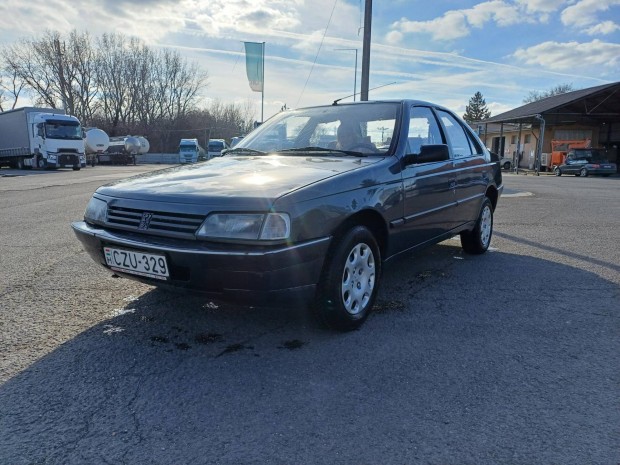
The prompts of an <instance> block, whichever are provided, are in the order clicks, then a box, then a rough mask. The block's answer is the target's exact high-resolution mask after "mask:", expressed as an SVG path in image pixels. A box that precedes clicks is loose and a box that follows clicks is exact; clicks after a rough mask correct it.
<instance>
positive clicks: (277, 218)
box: [196, 213, 291, 241]
mask: <svg viewBox="0 0 620 465" xmlns="http://www.w3.org/2000/svg"><path fill="white" fill-rule="evenodd" d="M290 232H291V220H290V218H289V216H288V215H287V214H286V213H266V214H263V213H214V214H212V215H209V216H208V217H207V219H206V220H205V222H204V223H203V224H202V226H201V227H200V229H199V230H198V232H197V233H196V235H197V236H198V237H205V238H206V237H218V238H222V239H247V240H265V241H273V240H280V239H287V238H288V237H289V235H290Z"/></svg>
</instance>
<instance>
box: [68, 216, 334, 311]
mask: <svg viewBox="0 0 620 465" xmlns="http://www.w3.org/2000/svg"><path fill="white" fill-rule="evenodd" d="M71 227H72V228H73V231H74V232H75V234H76V236H77V238H78V239H79V240H80V242H82V245H83V246H84V248H85V250H86V251H87V252H88V254H89V255H90V256H91V257H92V258H93V260H95V261H96V262H97V263H99V264H101V265H102V266H103V267H105V268H107V269H110V267H109V266H108V265H107V264H106V261H105V257H104V255H103V247H105V246H109V247H119V248H122V249H127V250H133V251H136V252H146V253H156V254H163V255H165V256H166V260H167V263H168V268H169V270H170V279H169V280H167V281H160V280H158V279H153V278H148V277H142V276H137V275H133V274H128V273H121V272H118V271H112V270H110V271H111V272H112V273H115V274H117V275H120V276H123V277H127V278H131V279H135V280H137V281H140V282H144V283H146V284H151V285H154V286H158V287H172V288H177V289H178V288H180V289H187V290H191V291H196V292H200V293H204V294H207V295H209V296H211V297H212V298H214V299H217V300H222V301H227V302H233V303H242V304H250V305H274V304H276V305H277V304H291V303H295V304H308V303H310V302H311V300H312V299H313V297H314V294H315V289H316V285H317V283H318V281H319V279H320V276H321V271H322V268H323V262H324V260H325V256H326V254H327V250H328V247H329V244H330V240H331V238H330V237H324V238H320V239H316V240H312V241H308V242H304V243H301V244H295V245H283V246H279V247H276V248H261V249H258V248H256V247H244V248H239V247H234V246H229V247H223V246H222V245H221V244H220V245H217V246H214V245H210V244H209V243H206V242H198V241H195V242H194V241H191V242H189V241H182V240H177V239H167V238H159V237H153V236H144V235H140V234H134V233H127V232H120V231H113V230H108V229H104V228H101V227H97V226H92V225H89V224H87V223H86V222H83V221H79V222H75V223H72V224H71Z"/></svg>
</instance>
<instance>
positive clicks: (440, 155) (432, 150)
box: [404, 144, 450, 165]
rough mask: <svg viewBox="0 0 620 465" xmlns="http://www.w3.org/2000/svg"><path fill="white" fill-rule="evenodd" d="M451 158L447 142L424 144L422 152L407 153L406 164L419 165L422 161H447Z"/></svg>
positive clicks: (421, 148)
mask: <svg viewBox="0 0 620 465" xmlns="http://www.w3.org/2000/svg"><path fill="white" fill-rule="evenodd" d="M449 159H450V151H449V150H448V146H447V145H446V144H437V145H423V146H421V147H420V153H410V154H407V155H405V157H404V161H405V165H418V164H420V163H433V162H438V161H447V160H449Z"/></svg>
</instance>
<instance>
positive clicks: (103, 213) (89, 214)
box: [84, 197, 108, 223]
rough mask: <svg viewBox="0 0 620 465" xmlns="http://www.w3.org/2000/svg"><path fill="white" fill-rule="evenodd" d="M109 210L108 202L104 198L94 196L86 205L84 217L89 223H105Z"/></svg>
mask: <svg viewBox="0 0 620 465" xmlns="http://www.w3.org/2000/svg"><path fill="white" fill-rule="evenodd" d="M107 212H108V204H107V203H105V202H104V201H103V200H99V199H98V198H96V197H92V198H91V199H90V202H88V205H87V206H86V211H85V212H84V219H85V220H86V221H87V222H89V223H105V221H106V217H107Z"/></svg>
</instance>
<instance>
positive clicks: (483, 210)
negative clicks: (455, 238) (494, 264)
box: [461, 197, 493, 255]
mask: <svg viewBox="0 0 620 465" xmlns="http://www.w3.org/2000/svg"><path fill="white" fill-rule="evenodd" d="M492 236H493V205H492V204H491V201H490V200H489V198H488V197H485V198H484V200H483V201H482V206H481V207H480V214H479V215H478V219H477V221H476V226H474V229H472V230H471V231H463V232H462V233H461V247H463V250H464V251H465V252H466V253H468V254H473V255H480V254H482V253H484V252H486V251H487V250H488V248H489V245H491V237H492Z"/></svg>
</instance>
